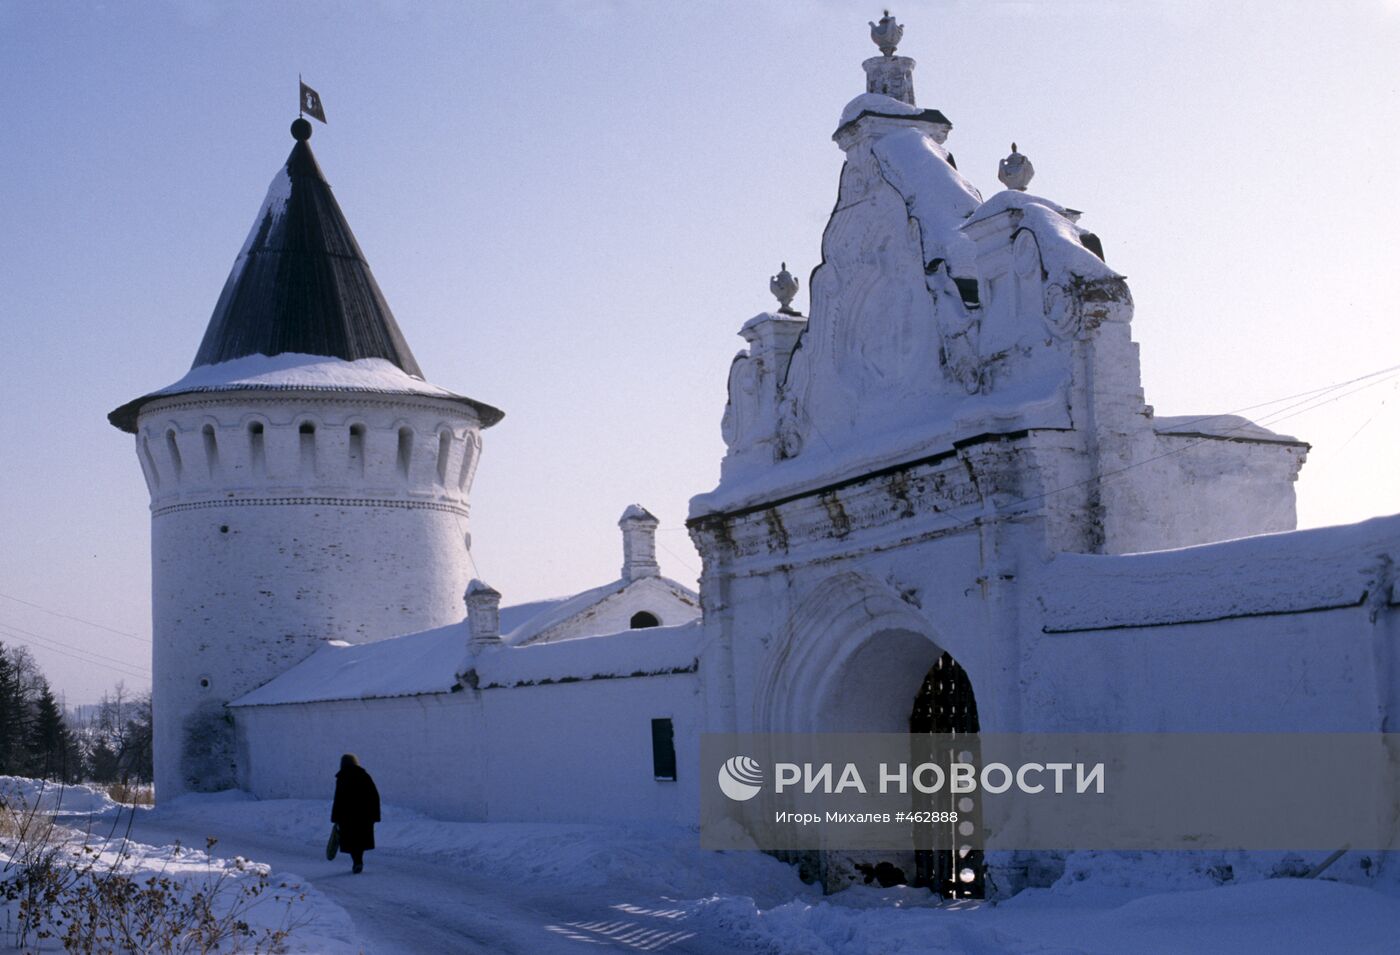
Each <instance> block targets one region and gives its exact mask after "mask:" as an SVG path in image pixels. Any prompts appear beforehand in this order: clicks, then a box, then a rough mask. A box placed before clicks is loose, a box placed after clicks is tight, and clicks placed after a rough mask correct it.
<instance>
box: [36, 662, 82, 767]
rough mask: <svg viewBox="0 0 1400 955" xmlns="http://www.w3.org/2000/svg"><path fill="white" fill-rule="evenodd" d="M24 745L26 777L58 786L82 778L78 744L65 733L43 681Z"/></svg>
mask: <svg viewBox="0 0 1400 955" xmlns="http://www.w3.org/2000/svg"><path fill="white" fill-rule="evenodd" d="M25 743H26V745H25V750H26V754H27V757H28V758H27V760H26V763H27V765H26V767H25V769H26V775H28V776H31V777H34V778H36V779H53V780H58V781H59V782H76V781H77V780H78V778H79V777H80V776H81V775H82V759H81V757H80V756H79V754H78V742H77V740H76V739H74V737H73V733H72V731H71V730H69V729H68V723H67V721H66V720H64V718H63V710H62V709H61V708H60V707H59V705H58V701H57V700H56V699H54V695H53V690H52V688H50V686H49V683H48V681H47V680H45V679H43V678H42V677H41V678H40V680H39V693H38V698H37V699H36V700H35V703H34V719H33V721H32V722H31V723H30V725H29V732H28V734H27V739H26V740H25Z"/></svg>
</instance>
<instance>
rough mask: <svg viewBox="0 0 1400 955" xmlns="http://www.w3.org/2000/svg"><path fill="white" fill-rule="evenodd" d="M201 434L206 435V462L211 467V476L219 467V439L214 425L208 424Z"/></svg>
mask: <svg viewBox="0 0 1400 955" xmlns="http://www.w3.org/2000/svg"><path fill="white" fill-rule="evenodd" d="M200 434H202V435H203V436H204V463H205V464H206V465H207V466H208V468H209V476H210V477H213V476H214V472H215V471H217V470H218V469H219V439H218V437H216V436H215V434H214V426H213V425H212V424H206V425H205V426H204V427H203V429H201V431H200Z"/></svg>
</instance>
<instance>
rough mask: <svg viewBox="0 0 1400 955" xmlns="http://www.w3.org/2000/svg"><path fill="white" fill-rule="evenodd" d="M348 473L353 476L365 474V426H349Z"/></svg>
mask: <svg viewBox="0 0 1400 955" xmlns="http://www.w3.org/2000/svg"><path fill="white" fill-rule="evenodd" d="M350 473H351V474H353V475H355V477H364V476H365V426H364V425H362V424H352V425H351V426H350Z"/></svg>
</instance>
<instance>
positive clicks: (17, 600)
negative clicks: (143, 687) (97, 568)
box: [0, 594, 151, 643]
mask: <svg viewBox="0 0 1400 955" xmlns="http://www.w3.org/2000/svg"><path fill="white" fill-rule="evenodd" d="M0 597H3V598H5V599H6V600H13V601H14V602H15V603H17V604H24V605H25V606H26V607H33V608H34V609H35V610H38V611H40V612H41V613H46V614H48V615H49V616H50V617H60V618H62V619H64V620H72V621H73V622H74V623H85V624H87V625H88V626H89V627H96V628H97V629H98V630H106V631H107V632H108V633H115V634H116V635H117V636H119V637H126V638H128V639H130V640H136V641H138V642H140V643H150V642H151V641H150V639H149V638H148V637H142V636H138V635H137V634H134V633H128V632H126V631H125V630H116V629H113V628H112V627H109V626H107V625H106V624H102V623H94V622H93V621H91V620H84V619H83V618H82V617H75V616H73V615H72V614H67V613H59V612H58V611H57V610H50V609H49V608H48V607H45V606H42V605H41V604H36V603H32V602H30V601H28V600H21V599H20V598H19V597H12V596H10V595H9V594H0Z"/></svg>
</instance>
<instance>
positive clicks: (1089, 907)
mask: <svg viewBox="0 0 1400 955" xmlns="http://www.w3.org/2000/svg"><path fill="white" fill-rule="evenodd" d="M69 792H70V793H71V794H72V795H67V794H66V795H65V799H64V801H63V805H62V806H58V805H56V804H55V803H54V801H53V800H52V799H51V798H50V799H49V805H48V807H47V808H50V809H57V810H58V811H59V813H60V816H61V818H64V819H65V820H66V821H68V822H69V823H70V824H82V825H89V826H92V827H93V828H94V829H97V828H100V826H101V824H102V823H103V822H106V823H107V824H108V825H110V824H111V823H112V822H113V821H115V820H116V819H117V817H118V815H119V814H120V816H121V825H120V826H119V827H118V828H119V829H121V830H123V831H124V830H125V828H126V821H127V818H128V816H129V815H130V810H125V811H123V810H120V809H118V808H117V807H115V806H114V805H113V804H111V802H110V800H106V799H105V797H102V796H100V795H99V794H94V793H91V792H88V791H84V790H77V791H74V790H70V791H69ZM327 816H328V804H327V803H325V802H316V801H306V800H269V801H261V802H260V801H256V800H253V799H251V798H249V797H246V796H243V795H242V794H238V793H225V794H218V795H214V796H187V797H183V798H181V799H179V800H175V801H173V802H172V803H171V804H169V805H166V806H162V807H161V808H159V809H156V810H137V811H136V812H135V814H134V820H133V822H132V824H131V828H130V838H131V840H133V842H134V843H135V846H134V848H133V849H132V850H131V864H132V865H133V866H134V867H136V868H138V869H141V868H145V869H152V870H154V869H157V868H160V867H161V866H165V865H167V860H168V859H169V856H170V854H171V847H172V846H173V845H174V843H175V842H176V841H177V840H178V841H179V842H180V843H181V844H182V845H184V846H195V847H202V846H204V844H205V839H206V838H207V837H214V838H217V839H218V840H219V842H218V844H217V846H216V847H215V849H214V857H215V858H214V859H213V860H212V862H210V861H206V860H205V859H204V858H203V853H202V852H193V853H189V852H188V851H187V852H186V854H184V855H183V856H182V859H181V860H180V862H179V866H180V867H181V868H180V869H179V871H181V872H183V873H187V874H188V875H189V876H190V877H196V876H198V875H199V874H200V873H201V872H203V871H206V869H207V868H208V867H209V866H210V865H213V866H215V867H218V866H223V865H226V864H227V860H228V859H231V858H232V857H234V856H243V857H246V858H247V859H250V860H253V861H254V862H256V863H258V864H261V865H265V866H267V867H268V870H269V871H270V873H271V881H272V883H273V884H274V885H281V884H283V883H285V884H287V885H288V886H289V889H288V890H286V893H285V894H286V895H287V896H288V897H290V898H292V899H294V902H293V906H294V909H293V911H292V912H291V913H290V914H291V916H292V919H293V921H294V922H295V923H297V927H296V929H295V931H294V932H293V935H292V936H291V946H290V947H291V950H292V951H300V952H321V953H340V952H346V953H355V952H361V951H363V952H367V953H396V952H433V953H436V952H465V953H476V952H480V953H492V955H498V953H499V955H506V953H522V955H535V953H542V955H549V953H555V952H589V951H595V950H600V949H601V950H616V951H643V952H651V951H658V952H659V951H666V952H675V953H681V952H693V953H725V955H735V953H742V952H761V953H775V955H787V953H794V955H796V953H802V955H809V953H810V955H826V953H843V955H844V953H851V955H856V953H859V955H901V953H935V952H958V953H964V952H979V953H980V952H987V953H992V952H1018V953H1021V952H1024V953H1030V952H1035V953H1051V952H1053V953H1069V952H1093V953H1100V952H1102V953H1109V952H1113V953H1117V952H1129V951H1131V952H1181V951H1192V952H1258V951H1268V952H1271V953H1288V952H1309V953H1314V952H1319V951H1326V952H1334V951H1347V952H1394V951H1396V950H1397V948H1398V947H1400V888H1397V885H1396V882H1395V880H1393V879H1386V878H1384V877H1382V878H1381V879H1377V880H1375V882H1376V884H1375V885H1373V886H1366V885H1357V884H1348V883H1346V882H1339V881H1330V880H1328V879H1313V880H1308V879H1297V878H1265V877H1263V876H1264V874H1265V873H1266V872H1267V871H1268V869H1269V868H1270V867H1271V866H1273V865H1275V864H1276V862H1277V860H1276V859H1270V860H1268V861H1267V863H1264V862H1262V861H1260V860H1259V859H1257V858H1253V859H1252V858H1250V857H1245V856H1236V857H1234V859H1233V862H1234V870H1235V872H1236V873H1237V875H1236V878H1237V880H1239V881H1238V884H1230V883H1227V884H1224V885H1215V884H1214V881H1215V880H1216V879H1218V878H1219V872H1218V871H1217V872H1216V873H1213V874H1211V873H1207V872H1205V871H1204V870H1203V868H1202V867H1201V866H1199V865H1181V864H1180V859H1178V860H1176V861H1172V860H1171V859H1170V858H1169V857H1167V858H1164V857H1161V856H1155V857H1149V858H1148V859H1147V860H1142V859H1136V858H1133V857H1132V856H1129V855H1124V854H1120V855H1115V856H1101V857H1082V858H1079V859H1072V860H1071V865H1070V867H1069V869H1068V871H1067V874H1066V876H1065V878H1064V879H1062V880H1061V881H1060V882H1059V883H1057V884H1056V885H1055V886H1053V887H1052V888H1049V889H1041V890H1032V891H1028V892H1024V893H1022V894H1020V895H1018V896H1016V897H1015V898H1013V899H1011V900H1009V901H1006V902H1002V903H999V904H989V903H960V904H956V905H939V904H938V903H937V902H936V900H934V899H932V898H931V897H930V896H929V895H928V893H926V892H922V891H916V890H911V889H906V888H898V889H875V888H865V887H862V888H857V889H852V890H849V891H846V892H843V893H840V894H838V895H836V896H832V897H827V898H824V897H823V896H822V895H821V894H820V892H819V891H818V890H816V889H814V888H813V887H811V886H805V885H803V884H802V883H801V882H800V881H799V880H798V879H797V876H796V874H795V871H794V870H793V869H792V868H790V867H789V866H787V865H784V864H782V863H780V862H777V861H776V860H774V859H772V858H770V857H768V856H764V855H761V854H757V853H707V852H702V851H701V850H700V849H699V848H698V837H697V835H696V834H695V832H694V831H692V830H688V829H684V828H664V827H649V828H637V829H627V830H622V829H617V828H608V827H601V826H585V825H542V824H503V823H494V824H488V823H455V822H442V821H439V820H434V819H430V818H427V817H425V816H421V815H418V814H415V813H412V812H409V811H407V810H396V809H394V808H392V807H389V808H388V810H387V811H386V813H385V820H386V821H385V822H384V823H383V824H381V825H380V826H379V828H378V835H377V838H378V842H379V845H380V848H379V849H378V850H376V851H374V852H372V853H370V854H369V856H368V857H367V860H366V865H365V872H364V873H363V874H362V875H351V874H350V871H349V863H348V860H346V859H345V858H344V857H341V858H338V859H336V860H335V861H333V862H327V861H326V859H325V857H324V844H325V837H326V835H327V832H328V830H329V821H328V819H327ZM1255 862H1259V864H1255ZM1335 868H1336V871H1337V873H1338V874H1340V875H1343V876H1345V877H1347V878H1367V877H1365V876H1364V875H1358V873H1359V872H1360V871H1361V870H1360V869H1359V868H1358V866H1357V865H1356V864H1355V860H1351V859H1349V858H1344V860H1343V861H1342V862H1339V863H1338V864H1337V867H1335ZM1329 874H1330V873H1329ZM1144 882H1147V883H1152V884H1155V885H1156V886H1157V888H1155V889H1146V888H1144V887H1143V883H1144ZM1162 886H1171V887H1172V889H1171V890H1163V889H1162V888H1161V887H1162ZM279 904H280V903H279ZM286 915H287V913H286V912H285V911H279V912H274V911H273V910H272V907H271V906H269V907H268V908H267V911H266V914H265V916H264V917H266V918H274V917H276V918H282V917H285V916H286Z"/></svg>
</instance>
